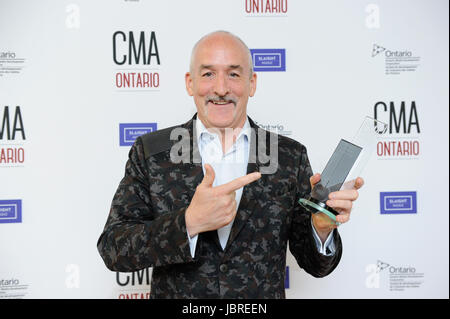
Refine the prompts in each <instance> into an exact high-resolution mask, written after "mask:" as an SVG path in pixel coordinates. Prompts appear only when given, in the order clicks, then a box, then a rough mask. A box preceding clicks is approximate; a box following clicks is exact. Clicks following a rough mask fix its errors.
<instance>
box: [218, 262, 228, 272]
mask: <svg viewBox="0 0 450 319" xmlns="http://www.w3.org/2000/svg"><path fill="white" fill-rule="evenodd" d="M219 269H220V271H221V272H227V270H228V266H227V265H225V264H222V265H220V266H219Z"/></svg>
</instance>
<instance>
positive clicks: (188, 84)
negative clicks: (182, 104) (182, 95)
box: [184, 72, 194, 96]
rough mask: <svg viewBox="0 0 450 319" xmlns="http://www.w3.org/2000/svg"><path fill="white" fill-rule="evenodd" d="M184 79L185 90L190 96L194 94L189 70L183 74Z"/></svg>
mask: <svg viewBox="0 0 450 319" xmlns="http://www.w3.org/2000/svg"><path fill="white" fill-rule="evenodd" d="M184 81H185V82H186V91H187V93H188V94H189V95H190V96H193V95H194V88H193V81H192V76H191V73H190V72H187V73H186V75H185V76H184Z"/></svg>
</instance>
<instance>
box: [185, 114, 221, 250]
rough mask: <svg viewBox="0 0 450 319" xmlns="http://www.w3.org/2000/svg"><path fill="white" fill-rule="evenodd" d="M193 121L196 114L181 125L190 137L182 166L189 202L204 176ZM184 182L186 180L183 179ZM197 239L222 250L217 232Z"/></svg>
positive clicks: (195, 119)
mask: <svg viewBox="0 0 450 319" xmlns="http://www.w3.org/2000/svg"><path fill="white" fill-rule="evenodd" d="M195 121H198V119H197V113H196V114H195V115H194V117H193V118H192V119H191V120H190V121H189V122H187V123H185V124H184V125H182V127H183V128H185V129H187V130H188V131H189V137H190V144H189V149H190V154H189V161H188V162H187V163H186V164H184V165H186V170H185V172H186V174H187V175H186V177H187V178H188V179H189V180H188V181H192V182H188V181H187V182H188V184H189V186H190V187H188V199H189V201H190V200H192V197H194V194H195V189H196V187H197V186H198V185H199V184H200V183H201V182H202V180H203V177H204V174H203V167H202V158H201V156H200V151H199V148H198V143H197V130H196V124H195ZM185 180H186V179H185ZM199 236H200V237H199V239H200V238H204V239H209V240H212V241H213V242H214V243H215V245H216V246H217V247H218V248H219V249H220V250H222V246H221V245H220V241H219V236H218V234H217V231H216V230H214V231H208V232H204V233H201V234H199Z"/></svg>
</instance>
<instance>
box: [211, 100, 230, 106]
mask: <svg viewBox="0 0 450 319" xmlns="http://www.w3.org/2000/svg"><path fill="white" fill-rule="evenodd" d="M207 101H208V102H207V103H212V104H214V105H217V106H225V105H229V104H233V105H236V102H235V101H234V100H232V99H227V100H222V99H220V100H219V99H217V100H216V99H208V100H207Z"/></svg>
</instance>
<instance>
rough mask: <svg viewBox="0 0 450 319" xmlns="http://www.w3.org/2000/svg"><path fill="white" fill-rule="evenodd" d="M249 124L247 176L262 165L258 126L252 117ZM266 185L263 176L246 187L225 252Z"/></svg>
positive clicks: (251, 211) (257, 170)
mask: <svg viewBox="0 0 450 319" xmlns="http://www.w3.org/2000/svg"><path fill="white" fill-rule="evenodd" d="M249 122H250V126H251V128H252V130H251V139H250V153H249V159H248V165H247V174H250V173H253V172H259V167H260V165H261V163H260V162H259V160H258V156H257V147H258V126H256V124H255V123H254V122H253V121H252V119H251V118H250V117H249ZM263 132H265V131H263ZM266 141H267V139H266ZM264 184H265V176H264V175H262V176H261V178H260V179H258V180H257V181H255V182H253V183H250V184H247V185H246V186H244V189H243V192H242V197H241V201H240V203H239V207H238V210H237V213H236V217H235V219H234V223H233V227H232V228H231V232H230V236H229V238H228V241H227V245H226V247H225V251H226V250H227V249H228V247H229V246H230V245H231V243H232V242H233V241H234V239H235V238H236V237H237V235H238V234H239V232H240V231H241V230H242V228H243V227H244V225H245V224H246V222H247V220H248V219H249V217H250V216H251V214H252V213H253V211H254V208H255V205H256V204H257V202H258V199H259V197H260V196H261V195H262V193H263V191H264Z"/></svg>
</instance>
